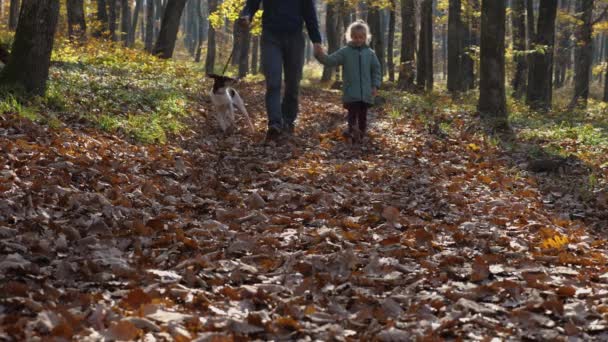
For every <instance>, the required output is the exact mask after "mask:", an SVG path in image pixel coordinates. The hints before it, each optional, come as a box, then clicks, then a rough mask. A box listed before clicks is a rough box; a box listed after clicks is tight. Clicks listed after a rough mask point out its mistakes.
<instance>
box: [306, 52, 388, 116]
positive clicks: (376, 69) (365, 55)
mask: <svg viewBox="0 0 608 342" xmlns="http://www.w3.org/2000/svg"><path fill="white" fill-rule="evenodd" d="M317 60H318V61H319V62H321V64H323V65H326V66H338V65H343V66H344V69H343V70H344V73H343V80H344V82H343V84H342V91H343V95H342V101H344V103H348V102H356V101H363V102H366V103H369V104H374V98H373V96H372V87H373V88H376V89H378V88H379V87H380V84H381V83H382V73H381V67H380V61H378V57H376V53H375V52H374V50H372V49H370V48H369V46H367V45H364V46H360V47H357V46H352V45H347V46H345V47H343V48H341V49H340V50H338V51H336V52H334V53H332V54H331V55H329V56H319V57H317Z"/></svg>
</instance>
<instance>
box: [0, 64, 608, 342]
mask: <svg viewBox="0 0 608 342" xmlns="http://www.w3.org/2000/svg"><path fill="white" fill-rule="evenodd" d="M97 61H98V60H97ZM75 65H76V66H78V68H79V70H82V69H89V68H93V67H92V66H91V65H90V64H88V63H84V64H78V63H76V64H75ZM98 65H101V64H98ZM72 67H73V66H70V69H66V68H65V66H63V67H61V68H58V69H56V70H55V75H57V74H58V73H61V72H65V70H74V69H73V68H72ZM111 67H112V65H109V66H108V65H106V66H99V69H96V70H97V73H98V76H99V77H102V78H103V77H111V75H109V74H106V72H108V69H110V68H111ZM178 69H179V68H178ZM89 70H90V69H89ZM70 72H71V71H70ZM186 74H187V73H186ZM72 76H73V75H72ZM72 76H70V77H72ZM184 77H186V76H184ZM188 77H192V76H188ZM75 79H76V78H75ZM121 80H123V79H121ZM74 82H76V81H74ZM116 82H117V81H116ZM120 82H123V83H124V81H120ZM138 82H142V81H141V80H138V79H133V80H132V82H131V83H130V84H131V86H132V87H135V86H133V84H138ZM200 82H201V83H200V84H197V85H196V87H198V88H200V89H204V88H205V86H206V85H208V83H204V82H206V81H204V80H200ZM110 83H111V84H113V86H116V83H115V81H112V82H110ZM123 83H120V85H119V87H123V86H124V87H127V88H126V89H127V90H129V89H130V90H129V91H133V92H134V93H136V94H139V96H143V95H142V94H143V93H146V92H147V91H142V92H138V91H137V90H136V89H135V88H129V85H128V84H127V85H125V84H123ZM195 83H196V82H193V83H192V84H195ZM140 88H141V89H148V90H149V89H151V88H152V87H151V86H149V85H146V86H143V85H142V86H141V87H140ZM198 88H197V89H198ZM238 88H239V90H240V91H241V95H243V97H244V98H245V99H246V102H247V105H248V108H249V110H250V112H251V113H255V114H256V116H257V117H256V126H257V132H256V133H255V134H253V135H248V134H246V133H245V132H244V131H243V132H237V133H236V134H233V135H223V134H221V133H219V132H218V131H217V129H216V128H214V125H215V123H214V121H213V120H212V116H211V113H212V108H211V107H210V104H209V103H208V102H206V101H205V97H204V95H203V94H200V95H197V94H187V95H183V94H184V93H181V92H180V91H178V90H179V89H178V90H172V91H173V93H172V94H174V96H173V97H174V98H175V97H178V98H179V97H180V96H184V100H183V101H184V102H183V103H184V105H183V106H182V105H180V106H182V108H185V109H183V110H180V111H179V112H180V113H182V112H188V113H190V115H189V116H188V115H186V116H184V117H183V118H182V119H181V121H180V122H182V126H180V127H181V130H176V131H175V132H174V133H171V132H169V134H168V135H166V136H165V137H164V138H163V139H164V140H163V141H166V142H167V143H166V144H144V143H141V142H138V141H137V140H134V139H137V138H138V136H137V134H131V133H130V132H131V131H129V130H127V129H125V128H124V127H129V126H128V124H126V123H128V118H129V116H128V115H125V114H124V112H120V108H121V107H120V106H117V107H116V111H117V115H119V117H118V118H119V119H120V118H126V121H124V122H123V124H120V125H119V127H123V128H122V129H115V130H110V131H109V132H107V131H102V130H100V126H103V125H101V123H100V121H98V120H97V118H99V117H100V116H99V115H96V114H95V111H92V113H88V112H86V111H87V110H90V108H91V106H92V105H90V104H89V105H87V104H86V103H84V101H90V100H91V99H90V98H88V99H87V98H83V100H82V101H83V102H82V103H80V105H79V106H76V107H70V108H72V110H74V109H73V108H76V109H75V110H78V111H82V112H80V114H81V115H80V116H78V117H75V116H74V114H73V113H72V114H68V113H58V114H56V117H57V121H58V122H56V123H55V124H49V121H45V122H40V120H38V121H31V120H29V119H25V118H23V117H22V116H19V115H17V114H15V113H12V112H11V111H10V110H4V112H3V113H4V114H2V117H1V118H0V165H2V168H1V169H0V255H1V256H2V258H0V339H2V340H9V341H10V340H35V339H47V338H48V337H51V336H53V337H58V338H63V339H68V340H69V339H75V340H82V341H98V340H104V339H105V340H130V339H137V338H142V339H144V340H146V341H155V340H156V341H163V340H179V341H189V340H197V341H233V340H237V341H238V340H255V339H257V340H303V341H305V340H324V341H325V340H338V341H341V340H344V341H348V340H379V341H403V340H418V339H420V340H440V339H445V340H452V339H459V338H462V339H470V340H476V339H479V340H482V339H487V338H491V337H497V338H499V339H512V340H521V339H529V340H553V339H557V340H565V339H567V338H569V337H571V338H579V339H581V340H606V339H607V338H608V321H607V318H608V316H606V315H607V314H608V270H607V267H606V248H608V245H607V242H606V240H605V239H604V238H603V236H602V228H603V227H604V226H605V217H606V210H607V206H606V205H605V204H606V198H603V199H602V198H599V197H598V198H593V200H591V199H589V198H586V197H585V196H583V195H581V194H580V193H578V192H577V191H578V190H575V189H574V190H573V189H570V188H568V187H566V186H564V187H563V188H562V187H561V186H562V184H575V183H576V180H579V179H580V178H581V177H583V178H584V177H586V176H585V175H586V174H585V170H586V168H585V166H584V165H583V164H582V162H581V161H580V160H567V161H564V165H566V166H567V167H565V168H560V169H559V171H558V172H557V173H551V172H532V171H530V170H528V169H526V165H528V164H529V160H527V159H525V158H523V157H521V155H520V152H521V151H520V149H525V148H526V147H527V146H530V145H529V144H530V143H529V142H528V143H525V144H524V143H517V142H514V141H510V142H507V143H502V142H497V141H496V140H495V139H493V138H489V137H487V136H485V135H484V134H481V133H480V132H481V131H482V129H481V128H480V126H479V124H478V119H477V118H476V117H475V116H474V115H473V114H471V112H470V111H468V110H466V109H461V110H458V109H454V110H450V111H446V112H445V113H443V114H441V115H439V116H433V115H430V114H429V115H426V114H428V113H429V112H430V111H432V110H433V108H443V107H442V106H445V107H446V108H447V106H448V104H447V102H446V103H443V102H441V101H439V102H435V103H434V104H428V102H424V103H422V102H421V103H422V104H419V105H415V106H408V107H398V106H396V105H395V104H394V103H393V102H391V101H389V103H387V104H386V105H385V106H384V107H382V108H375V109H373V110H372V115H371V122H372V126H371V131H370V137H369V140H368V141H366V142H365V144H364V145H363V146H352V145H350V144H349V143H348V142H347V141H344V140H343V139H342V137H341V134H340V132H341V130H342V128H343V125H344V121H345V120H344V117H343V116H344V113H343V109H342V108H341V106H340V103H339V94H338V93H336V92H331V91H327V90H321V89H318V88H315V87H311V88H305V89H303V91H302V96H301V98H302V103H301V115H300V119H299V121H298V126H297V129H296V138H295V139H293V140H291V141H289V142H285V143H282V144H279V145H278V146H277V145H265V144H263V143H262V139H263V131H264V129H263V128H264V126H265V119H264V118H263V116H264V115H263V114H262V113H263V85H262V84H261V83H259V82H257V83H256V82H252V83H247V84H241V85H239V86H238ZM172 89H173V88H172ZM102 90H103V89H102ZM97 91H100V90H99V89H97V88H96V89H93V90H91V92H92V93H91V94H96V92H97ZM154 94H156V93H154ZM164 94H165V93H163V92H159V93H158V94H156V95H154V96H152V97H151V98H150V101H152V102H153V101H161V102H162V101H164V100H165V99H166V97H165V96H164ZM91 96H94V95H91ZM99 96H101V95H99ZM107 96H115V94H108V95H107ZM121 96H122V95H121ZM124 97H125V98H128V96H127V95H126V94H125V95H124ZM101 98H103V96H101ZM188 99H190V100H193V101H198V102H187V101H188ZM141 101H146V100H145V99H141ZM141 101H139V102H134V103H129V104H124V103H123V104H122V105H124V108H139V107H138V106H140V105H141V103H142V102H141ZM171 101H173V100H171ZM47 102H48V101H47ZM51 102H52V101H51ZM177 102H178V103H179V101H177ZM192 103H196V105H192ZM119 104H120V103H119ZM185 104H188V105H185ZM46 105H47V106H48V103H47V104H46ZM66 106H74V104H73V103H72V102H69V103H64V104H62V105H61V106H60V107H62V108H65V107H66ZM104 106H105V107H103V108H104V110H106V109H107V106H109V105H104ZM155 108H159V107H157V106H155V105H150V110H152V111H154V110H155ZM140 109H141V112H137V113H136V114H132V116H133V115H145V114H146V109H145V108H143V109H142V108H140ZM13 112H14V110H13ZM66 112H67V110H66ZM157 112H158V115H166V113H168V111H166V110H165V111H161V110H157ZM21 114H22V113H21ZM94 114H95V115H94ZM99 114H100V115H109V114H108V113H99ZM112 117H114V116H112ZM69 118H74V119H73V120H69ZM45 120H47V119H45ZM120 120H122V119H120ZM159 125H160V127H161V128H162V125H161V124H159ZM102 128H107V127H102ZM186 128H187V129H186ZM132 132H138V130H135V129H134V130H133V131H132ZM141 140H142V139H140V141H141ZM143 140H144V141H146V139H143ZM505 146H506V147H505ZM598 172H600V171H598ZM549 173H551V175H549ZM581 175H582V176H581ZM548 181H551V184H549V185H548V184H547V182H548ZM598 196H599V195H598Z"/></svg>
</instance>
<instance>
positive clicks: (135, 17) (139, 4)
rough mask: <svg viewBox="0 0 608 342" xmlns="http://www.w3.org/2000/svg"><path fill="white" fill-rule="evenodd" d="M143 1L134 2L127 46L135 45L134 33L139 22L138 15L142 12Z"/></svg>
mask: <svg viewBox="0 0 608 342" xmlns="http://www.w3.org/2000/svg"><path fill="white" fill-rule="evenodd" d="M142 5H143V0H137V1H135V9H134V10H133V23H132V24H131V26H130V29H129V36H128V38H127V45H128V46H133V45H134V44H135V32H136V31H137V23H138V22H139V14H140V12H141V10H142Z"/></svg>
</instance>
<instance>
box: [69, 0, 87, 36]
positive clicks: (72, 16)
mask: <svg viewBox="0 0 608 342" xmlns="http://www.w3.org/2000/svg"><path fill="white" fill-rule="evenodd" d="M66 7H67V12H68V37H70V40H79V41H83V40H84V39H85V38H86V32H87V24H86V22H85V17H84V1H83V0H67V4H66Z"/></svg>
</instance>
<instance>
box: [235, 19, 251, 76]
mask: <svg viewBox="0 0 608 342" xmlns="http://www.w3.org/2000/svg"><path fill="white" fill-rule="evenodd" d="M240 30H241V41H240V44H241V46H240V47H239V55H238V56H236V57H237V58H238V61H239V78H243V77H245V76H247V73H248V72H249V50H250V45H251V31H250V30H249V28H244V27H241V28H240Z"/></svg>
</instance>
